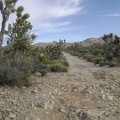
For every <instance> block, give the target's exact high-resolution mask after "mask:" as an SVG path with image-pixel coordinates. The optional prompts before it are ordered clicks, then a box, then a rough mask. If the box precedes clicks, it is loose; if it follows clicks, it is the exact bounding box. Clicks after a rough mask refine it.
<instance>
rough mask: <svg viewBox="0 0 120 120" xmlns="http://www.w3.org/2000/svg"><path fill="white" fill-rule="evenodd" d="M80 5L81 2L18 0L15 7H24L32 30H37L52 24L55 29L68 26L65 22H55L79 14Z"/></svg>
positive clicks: (72, 0) (77, 0) (66, 0)
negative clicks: (28, 15) (32, 27)
mask: <svg viewBox="0 0 120 120" xmlns="http://www.w3.org/2000/svg"><path fill="white" fill-rule="evenodd" d="M81 3H82V0H29V2H28V1H27V2H25V0H19V1H18V3H17V6H20V5H21V6H24V8H25V12H27V13H29V14H30V19H29V20H30V22H31V23H32V24H33V26H34V29H38V27H39V28H41V27H50V26H52V24H53V25H55V24H56V27H59V26H60V25H61V26H63V25H66V24H68V23H69V22H66V21H64V22H63V23H62V22H61V23H56V22H55V20H59V18H63V17H66V16H70V15H75V14H77V13H80V12H81V11H82V9H83V8H82V7H80V6H79V5H80V4H81ZM57 24H58V25H57Z"/></svg>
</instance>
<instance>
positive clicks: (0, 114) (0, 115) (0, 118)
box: [0, 112, 2, 120]
mask: <svg viewBox="0 0 120 120" xmlns="http://www.w3.org/2000/svg"><path fill="white" fill-rule="evenodd" d="M0 120H2V113H1V112H0Z"/></svg>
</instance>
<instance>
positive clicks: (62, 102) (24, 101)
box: [0, 53, 120, 120]
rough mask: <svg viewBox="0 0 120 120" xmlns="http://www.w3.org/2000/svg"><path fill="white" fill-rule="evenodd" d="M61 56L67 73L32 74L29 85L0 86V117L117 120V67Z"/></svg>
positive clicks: (119, 112)
mask: <svg viewBox="0 0 120 120" xmlns="http://www.w3.org/2000/svg"><path fill="white" fill-rule="evenodd" d="M64 55H65V56H66V58H67V60H68V62H69V72H68V73H49V74H48V75H47V76H46V77H40V75H39V74H36V75H35V76H32V77H31V82H32V85H31V86H30V87H22V88H18V87H9V86H4V87H2V86H0V120H120V67H114V68H108V67H107V66H106V67H98V65H94V64H93V63H89V62H86V61H85V60H84V59H81V58H78V57H75V56H71V55H70V54H68V53H64Z"/></svg>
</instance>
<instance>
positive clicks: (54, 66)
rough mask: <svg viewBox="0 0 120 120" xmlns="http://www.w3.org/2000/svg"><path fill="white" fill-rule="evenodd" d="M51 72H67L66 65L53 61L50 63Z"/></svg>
mask: <svg viewBox="0 0 120 120" xmlns="http://www.w3.org/2000/svg"><path fill="white" fill-rule="evenodd" d="M50 70H51V72H68V69H67V67H65V66H64V65H62V64H61V63H54V64H51V65H50Z"/></svg>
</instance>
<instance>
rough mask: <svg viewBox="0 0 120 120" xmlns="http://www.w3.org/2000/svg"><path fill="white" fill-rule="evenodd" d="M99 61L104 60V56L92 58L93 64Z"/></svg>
mask: <svg viewBox="0 0 120 120" xmlns="http://www.w3.org/2000/svg"><path fill="white" fill-rule="evenodd" d="M101 61H104V57H102V56H97V57H95V58H94V64H99V63H100V62H101Z"/></svg>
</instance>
